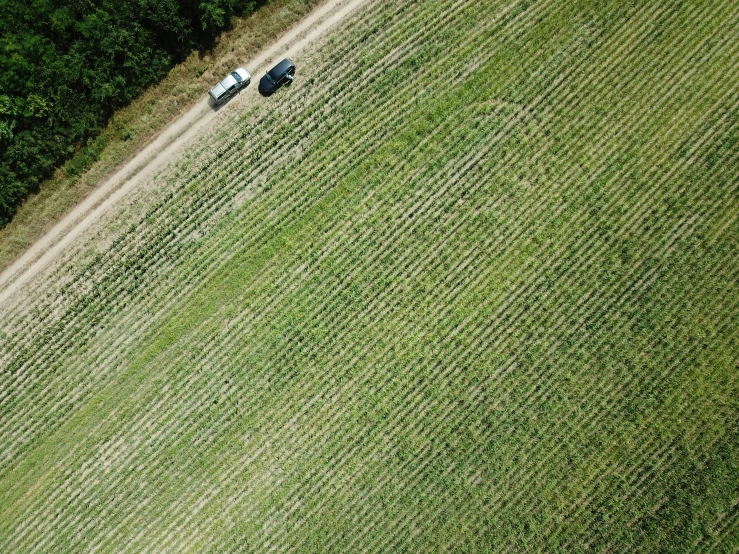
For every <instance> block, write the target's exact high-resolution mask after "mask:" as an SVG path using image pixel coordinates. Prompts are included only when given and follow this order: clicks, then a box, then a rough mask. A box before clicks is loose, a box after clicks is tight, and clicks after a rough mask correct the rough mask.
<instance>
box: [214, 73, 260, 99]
mask: <svg viewBox="0 0 739 554" xmlns="http://www.w3.org/2000/svg"><path fill="white" fill-rule="evenodd" d="M250 82H251V74H250V73H249V72H248V71H247V70H246V69H244V68H243V67H239V68H237V69H236V70H234V71H232V72H231V74H230V75H228V76H227V77H226V78H225V79H224V80H223V81H221V82H220V83H218V84H217V85H216V86H214V87H213V88H212V89H210V92H208V94H209V95H210V97H211V98H212V99H213V101H214V102H215V103H216V105H218V104H222V103H223V102H225V101H226V100H228V99H229V98H231V96H233V95H234V94H236V93H237V92H238V91H240V90H241V89H242V88H244V87H245V86H246V85H248V84H249V83H250Z"/></svg>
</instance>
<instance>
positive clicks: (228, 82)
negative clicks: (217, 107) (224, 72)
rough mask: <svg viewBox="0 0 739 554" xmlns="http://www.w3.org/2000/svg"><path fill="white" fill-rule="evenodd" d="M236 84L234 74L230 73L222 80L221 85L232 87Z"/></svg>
mask: <svg viewBox="0 0 739 554" xmlns="http://www.w3.org/2000/svg"><path fill="white" fill-rule="evenodd" d="M235 84H236V79H234V77H233V75H229V76H228V77H226V78H225V79H224V80H223V81H221V86H222V87H223V88H225V89H227V88H230V87H232V86H233V85H235Z"/></svg>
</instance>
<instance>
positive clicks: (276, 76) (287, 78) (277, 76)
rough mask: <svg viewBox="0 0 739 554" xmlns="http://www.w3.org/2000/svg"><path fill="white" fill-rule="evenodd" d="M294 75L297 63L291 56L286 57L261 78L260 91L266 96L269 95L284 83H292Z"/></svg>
mask: <svg viewBox="0 0 739 554" xmlns="http://www.w3.org/2000/svg"><path fill="white" fill-rule="evenodd" d="M293 75H295V64H294V63H293V62H292V61H291V60H290V59H289V58H285V59H284V60H282V61H281V62H280V63H278V64H277V65H276V66H274V67H273V68H272V69H270V70H269V71H267V73H266V74H265V76H264V77H262V78H261V79H260V80H259V92H260V93H261V94H263V95H264V96H269V95H270V94H272V93H273V92H274V91H276V90H277V89H278V88H280V87H281V86H282V85H285V84H287V85H289V84H290V83H292V82H293Z"/></svg>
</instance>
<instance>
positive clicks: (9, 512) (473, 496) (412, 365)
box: [0, 0, 739, 552]
mask: <svg viewBox="0 0 739 554" xmlns="http://www.w3.org/2000/svg"><path fill="white" fill-rule="evenodd" d="M738 27H739V6H737V5H736V3H735V2H730V1H728V0H718V1H715V2H698V1H695V2H689V1H686V2H671V1H668V2H657V1H649V2H633V3H626V2H622V1H617V0H611V1H609V0H606V1H603V2H597V3H596V2H592V1H584V0H582V1H577V0H576V1H563V0H542V1H541V2H528V1H516V0H513V1H511V0H505V1H500V2H497V1H485V2H479V1H475V0H458V1H455V0H428V1H425V2H414V1H411V0H399V1H397V2H379V1H376V2H370V3H368V4H367V5H366V6H365V7H364V8H362V10H361V11H360V12H359V13H357V14H356V15H355V16H352V17H350V18H349V19H348V20H347V21H345V22H343V23H342V24H341V26H340V27H338V28H337V29H336V30H335V31H334V32H332V33H331V34H330V35H328V36H327V37H326V38H325V39H323V40H322V41H321V42H320V43H318V44H315V45H314V46H311V47H310V48H309V49H307V50H306V51H304V52H303V53H302V54H301V55H300V56H299V57H297V58H296V62H297V64H298V75H297V78H296V81H295V84H294V85H293V86H292V87H290V88H289V89H286V90H282V91H280V92H279V93H278V94H275V95H274V96H273V97H271V98H270V99H269V100H264V99H261V98H259V97H257V96H256V95H254V96H253V99H249V100H248V101H244V102H241V103H238V104H235V105H234V106H233V108H234V109H231V110H228V111H226V112H225V113H224V114H223V117H219V119H218V125H214V126H213V127H211V129H210V130H209V132H208V133H207V134H205V135H203V136H201V137H200V138H199V139H198V140H197V141H195V142H193V143H192V144H191V145H189V146H188V148H187V149H186V150H185V151H183V152H181V155H180V156H179V157H178V158H177V159H173V160H172V161H171V163H170V165H169V166H168V168H166V169H164V170H162V171H161V172H160V173H159V174H158V175H157V176H156V178H154V179H153V180H152V181H151V183H149V184H148V186H147V187H144V188H142V189H141V190H139V191H137V192H136V193H135V194H136V195H135V197H133V198H132V199H130V201H129V202H128V203H126V204H125V205H122V206H120V209H118V210H117V211H115V212H114V213H113V212H111V213H110V214H108V215H107V216H106V218H105V219H103V220H101V222H100V223H99V225H98V226H97V227H96V228H95V229H93V230H91V231H90V232H89V233H88V234H87V236H86V237H85V239H84V240H81V241H78V242H77V243H76V244H75V246H74V247H73V248H71V249H69V250H68V251H67V252H66V253H65V255H64V256H63V258H62V259H60V260H59V262H58V263H57V264H56V265H55V266H54V267H53V268H50V269H49V270H48V271H47V272H46V274H45V275H42V276H40V277H39V278H37V279H35V280H34V281H33V282H32V283H31V284H29V285H28V286H26V288H25V289H24V290H23V291H22V294H19V295H17V296H15V297H14V298H13V299H12V301H10V302H8V303H6V304H4V305H3V306H0V310H2V311H1V312H0V318H1V319H0V321H1V322H2V323H1V326H0V368H1V369H2V373H0V414H1V415H2V417H1V418H0V444H2V450H0V551H3V552H26V551H28V552H31V551H38V552H64V551H95V552H145V551H157V552H159V551H172V552H185V551H192V552H202V551H209V550H211V551H248V552H251V551H276V552H291V551H292V552H355V551H359V552H400V551H412V552H427V551H438V550H455V551H505V552H507V551H549V552H556V551H562V552H570V551H584V550H595V551H628V552H633V551H644V552H653V551H671V552H675V551H725V552H732V551H736V549H737V547H738V546H739V461H738V460H739V390H738V377H739V375H738V372H737V338H738V333H737V318H738V317H739V294H738V293H739V291H738V290H737V277H738V276H739V275H738V274H739V265H738V262H737V259H738V257H737V254H738V252H737V244H739V219H738V218H737V216H738V215H739V202H738V200H737V199H738V194H737V193H738V192H739V154H738V152H739V145H738V143H737V139H738V138H739V128H738V126H739V118H738V115H739V110H738V108H739V35H737V34H736V32H735V29H736V28H738ZM285 114H289V115H287V116H286V115H285Z"/></svg>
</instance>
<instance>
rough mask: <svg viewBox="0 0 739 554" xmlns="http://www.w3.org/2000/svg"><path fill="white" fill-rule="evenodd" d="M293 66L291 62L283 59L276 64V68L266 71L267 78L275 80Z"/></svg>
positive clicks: (288, 59)
mask: <svg viewBox="0 0 739 554" xmlns="http://www.w3.org/2000/svg"><path fill="white" fill-rule="evenodd" d="M293 65H295V64H293V62H292V60H290V58H285V59H284V60H282V61H281V62H280V63H278V64H277V65H276V66H274V67H273V68H272V69H270V70H269V71H268V73H269V76H270V77H272V78H273V79H277V78H279V77H281V76H282V75H283V74H284V73H285V72H286V71H287V70H288V69H290V68H291V67H292V66H293Z"/></svg>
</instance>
